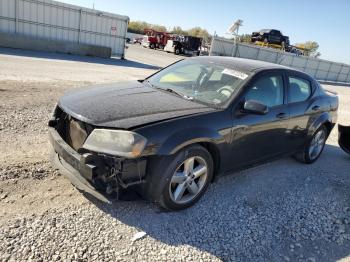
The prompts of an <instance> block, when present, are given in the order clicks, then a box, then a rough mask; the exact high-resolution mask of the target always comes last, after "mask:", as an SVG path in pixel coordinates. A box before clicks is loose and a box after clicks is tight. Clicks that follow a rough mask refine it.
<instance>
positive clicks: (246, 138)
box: [231, 71, 289, 168]
mask: <svg viewBox="0 0 350 262" xmlns="http://www.w3.org/2000/svg"><path fill="white" fill-rule="evenodd" d="M285 93H286V88H285V79H284V76H283V73H282V72H280V71H274V72H270V73H265V74H262V75H259V76H258V77H257V79H255V80H253V82H252V84H250V85H249V86H248V87H247V88H246V90H245V92H244V93H243V95H242V97H241V98H240V100H239V101H241V102H240V103H239V105H238V106H237V108H235V109H234V117H233V131H232V143H231V155H232V163H233V164H234V168H236V167H238V166H244V165H249V164H252V163H255V162H260V161H263V160H265V159H268V158H272V157H274V156H277V155H279V154H282V153H284V152H286V151H287V150H288V149H287V147H286V146H285V143H286V142H287V138H288V134H287V133H288V132H287V128H288V119H289V111H288V105H287V103H286V95H285ZM247 100H256V101H258V102H260V103H262V104H265V105H267V106H268V108H269V111H268V113H267V114H265V115H256V114H249V113H244V112H242V111H241V107H242V104H243V102H244V101H247Z"/></svg>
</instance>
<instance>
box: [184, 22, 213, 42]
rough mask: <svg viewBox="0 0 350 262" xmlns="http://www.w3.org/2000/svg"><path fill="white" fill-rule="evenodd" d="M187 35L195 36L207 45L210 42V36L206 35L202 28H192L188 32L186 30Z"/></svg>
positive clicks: (206, 32)
mask: <svg viewBox="0 0 350 262" xmlns="http://www.w3.org/2000/svg"><path fill="white" fill-rule="evenodd" d="M187 33H188V35H190V36H196V37H200V38H202V39H203V42H205V43H208V42H210V41H211V38H212V36H211V35H210V34H209V33H208V31H207V30H206V29H204V28H201V27H199V26H196V27H193V28H191V29H189V30H187Z"/></svg>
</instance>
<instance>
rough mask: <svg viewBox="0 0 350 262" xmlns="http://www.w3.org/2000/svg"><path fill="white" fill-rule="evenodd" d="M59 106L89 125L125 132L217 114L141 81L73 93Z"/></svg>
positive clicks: (62, 99)
mask: <svg viewBox="0 0 350 262" xmlns="http://www.w3.org/2000/svg"><path fill="white" fill-rule="evenodd" d="M58 106H59V107H60V108H61V109H62V110H63V111H65V112H66V113H68V114H69V115H71V116H72V117H74V118H76V119H78V120H81V121H83V122H86V123H88V124H91V125H94V126H100V127H115V128H123V129H130V128H132V127H136V126H142V125H145V124H148V123H154V122H158V121H163V120H167V119H171V118H176V117H181V116H186V115H191V114H198V113H203V112H209V111H214V110H215V109H214V108H211V107H208V106H206V105H203V104H199V103H196V102H194V101H189V100H186V99H184V98H182V97H179V96H177V95H176V94H171V93H168V92H166V91H160V90H158V89H154V88H151V87H150V86H149V85H148V84H143V83H140V82H138V81H133V82H126V83H116V84H107V85H99V86H95V87H91V88H85V89H80V90H77V91H73V92H70V93H67V94H65V95H64V96H63V97H62V98H61V99H60V100H59V103H58Z"/></svg>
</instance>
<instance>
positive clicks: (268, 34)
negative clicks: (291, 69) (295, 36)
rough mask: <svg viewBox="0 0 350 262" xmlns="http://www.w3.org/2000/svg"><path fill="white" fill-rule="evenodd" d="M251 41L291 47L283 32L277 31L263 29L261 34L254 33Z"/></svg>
mask: <svg viewBox="0 0 350 262" xmlns="http://www.w3.org/2000/svg"><path fill="white" fill-rule="evenodd" d="M251 41H252V42H253V43H254V42H256V41H261V42H264V43H269V44H278V45H281V46H282V47H287V46H289V37H288V36H284V35H283V34H282V33H281V31H279V30H275V29H261V30H260V31H259V32H253V33H252V36H251Z"/></svg>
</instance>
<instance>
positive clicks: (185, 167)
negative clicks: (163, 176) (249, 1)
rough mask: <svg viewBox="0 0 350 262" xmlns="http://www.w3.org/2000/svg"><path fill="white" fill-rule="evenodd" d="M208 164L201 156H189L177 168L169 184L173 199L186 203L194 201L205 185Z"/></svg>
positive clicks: (178, 202)
mask: <svg viewBox="0 0 350 262" xmlns="http://www.w3.org/2000/svg"><path fill="white" fill-rule="evenodd" d="M207 179H208V164H207V162H206V161H205V160H204V159H203V158H202V157H200V156H194V157H189V158H187V159H186V160H185V161H183V162H182V163H181V164H180V165H179V166H178V168H177V169H176V170H175V172H174V174H173V176H172V178H171V181H170V185H169V193H170V197H171V199H172V201H174V202H175V203H177V204H185V203H188V202H190V201H192V200H193V199H194V198H195V197H196V196H197V195H198V194H199V193H200V192H201V191H202V190H203V189H204V187H205V185H206V183H207Z"/></svg>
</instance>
